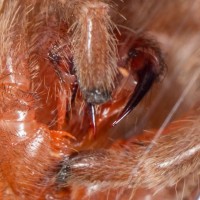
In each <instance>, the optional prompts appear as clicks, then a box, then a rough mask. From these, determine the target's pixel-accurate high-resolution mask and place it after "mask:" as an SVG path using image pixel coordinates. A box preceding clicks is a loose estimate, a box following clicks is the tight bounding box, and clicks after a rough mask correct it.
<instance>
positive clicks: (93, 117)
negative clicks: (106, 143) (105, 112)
mask: <svg viewBox="0 0 200 200" xmlns="http://www.w3.org/2000/svg"><path fill="white" fill-rule="evenodd" d="M88 107H89V111H90V116H91V126H92V130H93V134H94V135H95V134H96V109H95V105H93V104H88Z"/></svg>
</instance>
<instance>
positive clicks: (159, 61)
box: [63, 1, 165, 125]
mask: <svg viewBox="0 0 200 200" xmlns="http://www.w3.org/2000/svg"><path fill="white" fill-rule="evenodd" d="M66 4H67V2H66V3H64V5H63V6H69V5H68V4H67V5H66ZM71 4H72V5H70V8H71V12H70V13H71V15H73V16H74V18H72V19H71V20H70V23H69V24H68V27H71V28H70V32H71V33H70V34H71V35H70V39H69V40H70V41H71V44H70V46H71V47H72V51H71V55H72V62H73V71H74V72H75V76H76V83H78V85H76V87H79V88H80V91H81V93H82V96H83V98H84V100H85V101H86V103H87V104H88V105H89V108H90V109H91V110H93V111H92V112H91V113H93V114H94V113H95V105H99V104H104V103H106V102H107V101H109V100H111V101H112V97H113V93H114V92H113V91H115V90H116V89H117V87H119V82H120V81H119V79H120V77H121V76H120V75H121V74H120V72H119V67H121V68H126V69H127V71H129V74H132V75H135V76H136V77H137V86H136V87H135V89H133V92H132V95H130V100H129V101H128V103H127V105H126V106H125V108H124V110H123V111H122V113H121V114H120V115H119V117H118V119H117V120H116V121H115V122H114V125H115V124H117V123H118V122H119V121H120V120H121V119H122V118H123V117H125V116H126V115H127V114H128V113H130V112H131V110H132V109H133V108H134V107H135V106H136V105H137V104H138V103H139V102H140V101H141V99H142V98H143V97H144V96H145V94H146V93H147V92H148V91H149V89H150V88H151V86H152V84H153V83H154V81H155V80H156V79H158V77H159V75H160V74H161V73H162V72H163V70H164V68H165V65H164V62H163V58H162V54H161V52H160V50H159V48H158V47H157V45H156V44H155V42H154V41H151V40H150V39H147V38H145V37H144V36H138V35H137V34H133V33H131V37H130V33H127V31H125V30H123V29H122V30H121V29H118V30H117V28H116V25H115V24H114V22H112V18H111V16H110V13H111V6H110V5H109V3H106V2H101V1H85V2H82V1H80V2H79V3H77V1H75V2H73V3H72V2H71ZM123 32H124V33H123ZM125 41H126V42H125ZM122 43H124V44H123V45H120V44H122ZM120 49H123V52H120ZM119 65H123V66H119ZM76 92H77V88H76V90H75V91H74V93H73V95H72V96H76V94H75V93H76ZM92 118H94V115H93V117H92ZM94 123H95V122H94V120H93V124H94Z"/></svg>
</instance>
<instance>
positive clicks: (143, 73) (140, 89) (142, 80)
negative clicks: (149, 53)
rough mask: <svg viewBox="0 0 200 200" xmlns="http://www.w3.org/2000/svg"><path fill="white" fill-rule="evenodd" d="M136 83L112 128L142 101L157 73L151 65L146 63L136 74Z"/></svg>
mask: <svg viewBox="0 0 200 200" xmlns="http://www.w3.org/2000/svg"><path fill="white" fill-rule="evenodd" d="M137 75H138V83H137V85H136V88H135V90H134V92H133V93H132V94H131V97H130V99H129V101H128V103H127V104H126V106H125V108H124V109H123V110H122V112H121V113H120V115H119V116H118V118H117V120H116V121H114V123H113V124H112V125H113V126H115V125H117V124H118V123H119V122H120V121H121V120H122V119H124V118H125V117H126V116H127V115H128V114H129V113H130V112H131V111H132V110H133V109H134V108H135V107H136V106H137V105H138V103H139V102H140V101H141V100H142V99H143V97H144V96H145V95H146V93H147V92H148V91H149V90H150V88H151V87H152V85H153V83H154V81H155V80H156V78H157V73H156V72H155V71H154V69H153V67H152V66H151V63H148V64H147V65H146V66H145V67H144V68H143V69H142V70H140V71H138V72H137Z"/></svg>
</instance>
